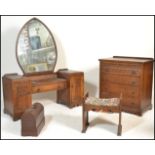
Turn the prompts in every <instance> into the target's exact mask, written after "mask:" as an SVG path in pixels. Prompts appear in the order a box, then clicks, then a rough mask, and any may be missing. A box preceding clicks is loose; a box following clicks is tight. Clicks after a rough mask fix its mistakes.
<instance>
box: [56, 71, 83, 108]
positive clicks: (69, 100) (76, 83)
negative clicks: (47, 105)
mask: <svg viewBox="0 0 155 155" xmlns="http://www.w3.org/2000/svg"><path fill="white" fill-rule="evenodd" d="M58 77H59V78H65V79H66V80H67V88H66V89H61V90H58V95H57V102H58V103H62V104H65V105H67V106H68V107H70V108H72V107H75V106H78V105H81V104H82V101H83V96H84V73H83V72H75V71H69V70H63V71H59V72H58Z"/></svg>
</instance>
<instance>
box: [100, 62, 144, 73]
mask: <svg viewBox="0 0 155 155" xmlns="http://www.w3.org/2000/svg"><path fill="white" fill-rule="evenodd" d="M106 73H107V74H108V73H111V74H118V75H129V76H140V75H141V74H142V69H141V66H140V65H126V64H125V65H124V64H123V65H121V64H107V63H101V74H106Z"/></svg>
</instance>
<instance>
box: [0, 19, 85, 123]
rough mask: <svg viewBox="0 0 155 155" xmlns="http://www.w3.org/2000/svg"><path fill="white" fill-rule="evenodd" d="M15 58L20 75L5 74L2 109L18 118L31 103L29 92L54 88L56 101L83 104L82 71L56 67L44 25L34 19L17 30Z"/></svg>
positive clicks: (52, 43)
mask: <svg viewBox="0 0 155 155" xmlns="http://www.w3.org/2000/svg"><path fill="white" fill-rule="evenodd" d="M16 58H17V61H18V64H19V66H20V68H21V70H22V71H23V75H18V74H16V73H15V74H5V75H4V76H3V78H2V80H3V95H4V112H5V113H7V114H9V115H11V116H12V117H13V120H17V119H20V118H21V116H22V114H23V113H24V112H25V110H26V109H28V108H30V107H31V106H32V94H33V93H40V92H46V91H51V90H57V91H58V92H57V94H58V95H57V101H58V102H60V103H63V104H65V105H67V106H68V107H74V106H77V105H80V104H81V103H82V97H83V92H84V90H83V89H84V73H83V72H76V71H70V70H66V69H65V70H59V71H58V72H56V73H54V68H55V65H56V61H57V48H56V42H55V40H54V37H53V35H52V33H51V32H50V30H49V29H48V28H47V26H46V25H45V24H44V23H43V22H41V21H40V20H39V19H37V18H32V19H31V20H29V21H28V22H27V23H26V24H24V26H23V27H22V28H21V30H20V31H19V34H18V37H17V43H16Z"/></svg>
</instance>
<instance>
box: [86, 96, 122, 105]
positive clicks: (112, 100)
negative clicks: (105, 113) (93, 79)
mask: <svg viewBox="0 0 155 155" xmlns="http://www.w3.org/2000/svg"><path fill="white" fill-rule="evenodd" d="M85 104H90V105H98V106H118V105H119V104H120V99H119V98H105V99H100V98H97V97H88V98H87V99H86V101H85Z"/></svg>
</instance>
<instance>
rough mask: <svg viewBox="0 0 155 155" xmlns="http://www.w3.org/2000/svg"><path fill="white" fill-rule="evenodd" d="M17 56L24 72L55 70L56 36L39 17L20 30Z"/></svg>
mask: <svg viewBox="0 0 155 155" xmlns="http://www.w3.org/2000/svg"><path fill="white" fill-rule="evenodd" d="M16 56H17V61H18V63H19V66H20V67H21V69H22V71H23V73H24V74H33V73H34V74H36V73H42V72H43V73H45V72H49V71H54V68H55V64H56V61H57V50H56V44H55V41H54V37H53V35H52V33H51V32H50V31H49V29H48V28H47V26H46V25H45V24H44V23H42V22H41V21H40V20H38V19H37V18H32V19H31V20H29V21H28V22H27V23H26V24H25V25H24V26H23V27H22V29H21V30H20V32H19V35H18V38H17V43H16Z"/></svg>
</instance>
